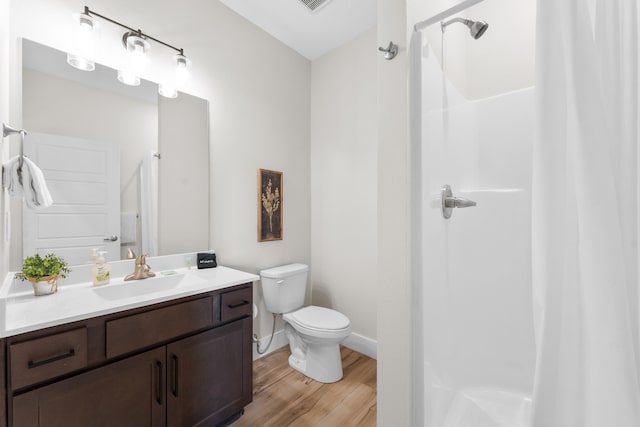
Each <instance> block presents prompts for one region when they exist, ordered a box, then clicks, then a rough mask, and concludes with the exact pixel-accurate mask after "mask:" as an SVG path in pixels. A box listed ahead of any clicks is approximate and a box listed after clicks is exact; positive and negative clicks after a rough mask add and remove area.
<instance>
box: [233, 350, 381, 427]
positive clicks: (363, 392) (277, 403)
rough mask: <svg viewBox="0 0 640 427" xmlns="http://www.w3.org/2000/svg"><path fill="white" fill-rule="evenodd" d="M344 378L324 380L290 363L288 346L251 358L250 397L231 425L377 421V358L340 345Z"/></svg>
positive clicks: (342, 425)
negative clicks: (251, 380)
mask: <svg viewBox="0 0 640 427" xmlns="http://www.w3.org/2000/svg"><path fill="white" fill-rule="evenodd" d="M341 355H342V368H343V370H344V377H343V378H342V380H340V381H338V382H337V383H333V384H323V383H319V382H317V381H314V380H312V379H309V378H307V377H305V376H304V375H302V374H300V373H299V372H298V371H296V370H294V369H292V368H291V367H289V362H288V361H287V359H288V357H289V347H288V346H286V347H283V348H281V349H279V350H277V351H274V352H273V353H271V354H269V355H267V356H265V357H263V358H261V359H258V360H256V361H254V362H253V402H251V403H250V404H249V405H247V407H246V408H245V413H244V415H243V416H242V417H241V418H240V419H239V420H237V421H236V422H235V423H233V424H231V427H250V426H255V427H269V426H274V427H284V426H295V427H306V426H321V427H335V426H338V427H347V426H375V425H376V361H375V360H374V359H371V358H369V357H367V356H364V355H363V354H360V353H358V352H355V351H353V350H350V349H348V348H346V347H341Z"/></svg>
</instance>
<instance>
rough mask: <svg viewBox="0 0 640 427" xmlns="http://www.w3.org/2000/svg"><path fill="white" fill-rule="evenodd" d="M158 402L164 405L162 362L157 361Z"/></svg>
mask: <svg viewBox="0 0 640 427" xmlns="http://www.w3.org/2000/svg"><path fill="white" fill-rule="evenodd" d="M156 375H157V377H156V402H158V405H162V362H160V361H158V360H156Z"/></svg>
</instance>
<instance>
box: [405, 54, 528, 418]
mask: <svg viewBox="0 0 640 427" xmlns="http://www.w3.org/2000/svg"><path fill="white" fill-rule="evenodd" d="M421 66H422V81H421V91H422V103H421V107H420V108H421V113H420V117H421V124H420V126H421V132H422V136H421V141H420V144H421V147H420V150H418V151H420V152H421V156H422V164H421V166H420V171H419V172H417V173H416V174H415V175H414V176H416V177H418V176H419V178H418V179H420V180H421V182H420V183H419V184H418V188H420V191H421V192H422V195H421V200H420V201H419V203H417V204H416V207H417V209H419V210H420V212H419V215H420V217H421V218H422V223H421V230H422V245H421V247H420V248H419V252H420V256H421V260H422V265H421V267H422V268H421V274H422V280H421V285H422V287H421V298H422V304H423V306H422V323H423V324H422V326H423V335H422V338H423V340H424V341H423V343H424V346H423V356H424V422H425V425H427V426H430V427H442V426H445V427H467V426H469V427H472V426H473V427H478V426H485V425H486V426H490V427H493V426H510V427H516V426H525V425H527V422H528V416H529V412H530V400H529V398H530V395H531V393H532V389H533V371H534V363H535V344H534V334H533V316H532V302H531V265H530V258H531V257H530V254H531V234H530V230H531V206H530V198H531V196H530V194H531V147H532V141H533V125H534V123H533V89H527V90H522V91H517V92H511V93H507V94H502V95H499V96H495V97H492V98H487V99H482V100H477V101H471V102H469V101H465V100H464V99H463V98H462V97H460V96H459V95H458V94H457V93H456V92H455V90H454V89H453V88H452V87H451V86H446V87H444V86H443V79H442V74H441V72H440V69H439V66H438V64H437V62H436V61H433V60H429V58H428V55H427V57H426V58H425V56H424V55H423V59H422V64H421ZM444 184H449V185H451V187H452V189H453V192H454V195H455V196H458V197H465V198H469V199H472V200H475V201H476V202H477V206H476V207H474V208H467V209H454V211H453V216H452V218H451V219H449V220H445V219H444V218H443V217H442V213H441V211H440V206H441V203H440V188H441V187H442V185H444ZM419 294H420V293H417V295H419Z"/></svg>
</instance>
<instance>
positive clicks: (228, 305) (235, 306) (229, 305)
mask: <svg viewBox="0 0 640 427" xmlns="http://www.w3.org/2000/svg"><path fill="white" fill-rule="evenodd" d="M247 304H249V301H247V300H243V301H242V302H239V303H237V304H227V307H229V308H238V307H242V306H243V305H247Z"/></svg>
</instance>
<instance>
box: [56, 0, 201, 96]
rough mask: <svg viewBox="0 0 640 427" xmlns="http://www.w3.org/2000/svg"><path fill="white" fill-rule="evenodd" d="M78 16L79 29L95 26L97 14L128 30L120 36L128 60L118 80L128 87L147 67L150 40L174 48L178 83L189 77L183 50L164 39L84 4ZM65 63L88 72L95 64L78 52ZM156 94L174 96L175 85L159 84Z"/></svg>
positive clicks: (188, 64) (137, 83)
mask: <svg viewBox="0 0 640 427" xmlns="http://www.w3.org/2000/svg"><path fill="white" fill-rule="evenodd" d="M77 17H78V22H79V23H80V28H81V29H83V28H84V29H86V30H88V31H90V30H91V29H92V28H93V27H94V25H95V23H96V22H95V18H96V17H98V18H101V19H104V20H105V21H108V22H111V23H112V24H115V25H117V26H120V27H122V28H125V29H126V30H127V32H125V33H124V34H123V35H122V44H123V45H124V48H125V49H126V50H127V55H128V61H127V65H126V66H125V68H124V69H122V70H119V71H118V80H119V81H121V82H122V83H125V84H128V85H131V86H137V85H139V84H140V74H142V72H143V71H144V70H145V68H146V66H147V55H146V53H147V51H148V50H149V48H150V44H149V40H151V41H154V42H156V43H159V44H161V45H164V46H166V47H168V48H169V49H173V50H175V51H176V52H177V55H174V56H173V62H174V64H175V67H176V70H175V72H176V77H175V80H176V84H177V85H182V84H184V83H185V82H186V81H187V80H188V79H189V67H190V65H191V61H190V60H189V59H188V58H187V57H186V56H185V55H184V49H181V48H177V47H175V46H172V45H170V44H168V43H165V42H163V41H162V40H158V39H156V38H154V37H151V36H150V35H148V34H145V33H144V32H142V31H141V30H140V29H138V30H136V29H133V28H131V27H129V26H127V25H124V24H122V23H120V22H118V21H115V20H113V19H111V18H108V17H106V16H104V15H101V14H99V13H96V12H95V11H93V10H91V9H89V7H88V6H85V7H84V12H83V13H80V14H78V15H77ZM67 62H68V63H69V64H70V65H72V66H74V67H76V68H80V69H83V70H89V71H90V70H93V69H94V68H95V64H94V63H93V61H90V60H88V59H86V58H85V57H83V56H80V55H75V54H68V55H67ZM83 67H84V68H83ZM158 93H160V95H162V96H165V97H168V98H175V97H176V96H178V92H177V90H176V85H172V84H168V83H164V84H160V85H159V86H158Z"/></svg>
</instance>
